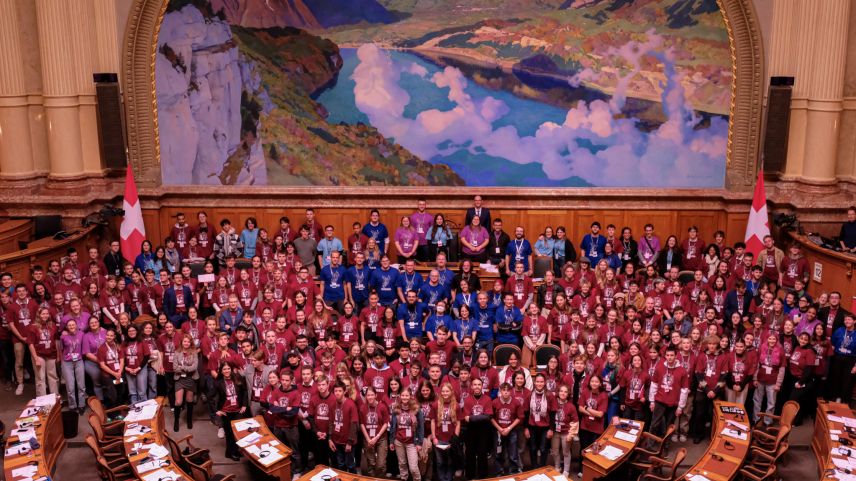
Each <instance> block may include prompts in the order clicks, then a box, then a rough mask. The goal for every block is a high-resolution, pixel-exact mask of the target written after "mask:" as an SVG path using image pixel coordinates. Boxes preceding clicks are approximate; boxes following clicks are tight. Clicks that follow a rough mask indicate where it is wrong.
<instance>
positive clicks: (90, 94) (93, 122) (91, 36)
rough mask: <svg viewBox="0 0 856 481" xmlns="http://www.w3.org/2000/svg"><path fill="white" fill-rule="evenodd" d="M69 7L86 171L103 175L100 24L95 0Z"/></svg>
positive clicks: (76, 1)
mask: <svg viewBox="0 0 856 481" xmlns="http://www.w3.org/2000/svg"><path fill="white" fill-rule="evenodd" d="M66 1H67V2H68V6H69V13H70V18H69V22H70V24H71V28H72V30H71V38H69V39H68V40H69V41H71V43H72V45H73V50H74V69H75V72H74V76H75V79H76V81H77V94H78V101H79V103H80V106H79V107H78V108H79V111H80V146H81V152H82V155H83V171H84V172H85V173H87V174H90V175H91V174H95V175H99V174H101V172H102V170H103V169H102V168H101V151H100V149H99V147H98V119H97V118H96V107H95V104H96V100H95V82H94V81H93V79H92V74H93V72H94V71H95V68H94V67H95V65H96V62H95V58H96V57H97V48H96V47H95V45H96V43H95V37H96V25H95V8H94V5H93V2H92V0H66Z"/></svg>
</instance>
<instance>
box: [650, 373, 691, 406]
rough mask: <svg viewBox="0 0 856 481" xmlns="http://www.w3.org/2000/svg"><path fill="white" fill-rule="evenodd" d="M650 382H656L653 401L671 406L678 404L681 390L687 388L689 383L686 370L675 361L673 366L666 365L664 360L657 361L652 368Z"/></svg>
mask: <svg viewBox="0 0 856 481" xmlns="http://www.w3.org/2000/svg"><path fill="white" fill-rule="evenodd" d="M651 383H652V384H657V393H656V396H655V397H654V399H653V401H657V402H661V403H663V404H665V405H666V406H672V407H674V406H677V405H678V402H679V401H680V397H681V390H682V389H688V388H689V385H690V384H689V376H688V375H687V371H686V370H685V369H684V368H683V367H682V366H681V365H680V364H679V363H677V362H676V363H675V365H674V367H667V366H666V363H665V362H662V363H658V364H657V367H655V368H654V375H653V376H652V377H651Z"/></svg>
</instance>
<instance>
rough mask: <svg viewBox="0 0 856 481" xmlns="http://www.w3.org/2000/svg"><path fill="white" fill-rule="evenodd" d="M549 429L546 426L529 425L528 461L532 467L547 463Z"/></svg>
mask: <svg viewBox="0 0 856 481" xmlns="http://www.w3.org/2000/svg"><path fill="white" fill-rule="evenodd" d="M549 429H550V428H549V427H548V426H529V435H530V436H529V462H530V463H532V467H533V468H534V467H539V468H540V467H541V466H546V465H547V454H548V453H549V452H550V450H549V448H548V447H547V431H548V430H549Z"/></svg>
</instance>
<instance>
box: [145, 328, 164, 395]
mask: <svg viewBox="0 0 856 481" xmlns="http://www.w3.org/2000/svg"><path fill="white" fill-rule="evenodd" d="M140 340H141V341H142V342H144V343H145V344H146V352H148V354H149V355H148V363H146V367H145V369H144V370H145V371H146V381H147V383H148V389H147V390H146V393H145V396H144V397H145V399H154V398H155V396H157V393H158V371H160V370H162V369H163V357H161V352H160V349H159V347H158V341H157V337H155V326H154V324H152V323H151V321H146V322H144V323H142V324H141V325H140Z"/></svg>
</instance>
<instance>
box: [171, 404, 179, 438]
mask: <svg viewBox="0 0 856 481" xmlns="http://www.w3.org/2000/svg"><path fill="white" fill-rule="evenodd" d="M172 417H173V421H172V430H173V432H178V422H179V421H180V420H181V406H180V405H179V406H176V407H174V408H172Z"/></svg>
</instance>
